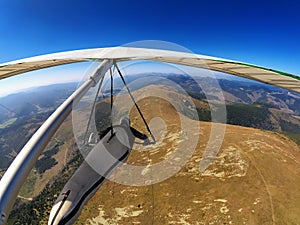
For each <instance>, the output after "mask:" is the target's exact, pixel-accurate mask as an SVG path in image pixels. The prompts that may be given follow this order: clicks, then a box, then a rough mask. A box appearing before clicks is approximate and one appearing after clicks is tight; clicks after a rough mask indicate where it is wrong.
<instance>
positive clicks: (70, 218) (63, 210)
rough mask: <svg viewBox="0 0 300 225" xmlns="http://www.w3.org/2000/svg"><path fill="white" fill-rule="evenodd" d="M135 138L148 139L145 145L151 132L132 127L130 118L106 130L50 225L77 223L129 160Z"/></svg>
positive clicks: (62, 195)
mask: <svg viewBox="0 0 300 225" xmlns="http://www.w3.org/2000/svg"><path fill="white" fill-rule="evenodd" d="M135 138H139V139H141V140H144V145H146V144H149V143H150V142H149V139H148V137H147V135H145V134H142V133H141V132H139V131H137V130H136V129H134V128H133V127H131V126H130V121H129V119H128V118H122V119H121V121H120V125H116V126H113V127H110V128H108V129H107V130H105V131H104V132H103V133H102V135H101V136H100V141H99V142H98V143H97V145H95V146H94V147H93V149H92V150H91V152H90V153H89V154H88V155H87V157H86V158H85V161H84V162H83V163H82V164H81V165H80V167H79V168H78V169H77V170H76V172H75V173H74V174H73V176H72V177H71V178H70V180H69V181H68V182H67V183H66V185H65V186H64V188H63V189H62V191H61V193H60V194H59V196H58V198H57V200H56V201H55V204H54V206H53V207H52V210H51V212H50V217H49V220H48V225H62V224H64V225H65V224H73V223H74V222H75V220H76V219H77V217H78V216H79V214H80V212H81V210H82V208H83V206H84V205H85V204H86V203H87V201H88V200H89V199H90V198H91V197H92V196H93V195H94V194H95V192H96V191H97V190H98V189H99V187H100V186H101V184H103V182H104V181H105V180H106V178H107V177H109V176H110V175H111V173H112V172H113V171H114V169H116V168H117V167H118V166H120V165H121V164H122V162H125V161H126V160H127V158H128V156H129V153H130V151H131V149H132V146H133V143H134V140H135Z"/></svg>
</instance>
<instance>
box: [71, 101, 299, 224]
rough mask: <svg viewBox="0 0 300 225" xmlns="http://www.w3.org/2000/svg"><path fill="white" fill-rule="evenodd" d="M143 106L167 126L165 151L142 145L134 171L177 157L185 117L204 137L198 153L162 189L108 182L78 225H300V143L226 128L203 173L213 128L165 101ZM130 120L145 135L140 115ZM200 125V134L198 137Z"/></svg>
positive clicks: (161, 142) (161, 145)
mask: <svg viewBox="0 0 300 225" xmlns="http://www.w3.org/2000/svg"><path fill="white" fill-rule="evenodd" d="M151 101H154V102H155V101H156V102H155V103H156V104H151ZM139 105H140V106H141V108H142V109H143V112H144V114H145V117H146V119H147V121H148V122H149V123H150V124H151V122H150V119H151V118H155V117H156V118H157V117H159V118H161V119H162V120H163V121H164V124H163V126H162V127H158V126H157V131H156V132H157V133H156V137H157V139H158V144H157V145H154V146H151V147H147V148H148V150H149V151H148V152H147V151H146V152H145V151H142V152H141V151H139V150H141V149H142V148H141V145H135V146H134V149H135V150H137V151H135V150H133V152H132V154H131V155H130V158H129V160H128V163H129V164H134V165H148V164H154V163H157V162H160V161H162V160H163V159H164V158H166V157H167V156H168V155H169V154H170V152H172V151H174V149H175V147H176V146H178V145H179V143H181V142H182V141H183V140H184V137H183V136H182V135H181V133H180V131H181V127H180V123H179V120H178V118H184V121H185V122H186V123H188V124H189V125H190V128H191V132H192V133H194V135H197V136H199V142H198V144H197V148H196V151H195V152H194V154H193V156H192V157H191V158H190V160H189V161H188V162H187V163H186V164H185V165H184V167H183V168H182V169H181V170H180V171H179V172H178V173H176V174H175V175H174V176H173V177H171V178H169V179H167V180H164V181H162V182H160V183H157V184H154V185H150V186H141V187H134V186H126V185H121V184H117V183H114V182H111V181H107V182H106V183H105V184H104V185H103V186H102V187H101V188H100V189H99V191H98V192H97V193H96V195H95V196H94V197H93V198H92V199H91V200H90V201H89V202H88V204H87V205H86V206H85V207H84V209H83V211H82V214H81V216H80V218H79V219H78V221H77V223H76V224H209V223H211V224H299V223H300V204H299V202H300V168H299V160H300V151H299V150H300V149H299V147H298V146H297V145H296V144H295V143H294V142H292V141H290V140H289V139H288V138H286V137H284V136H282V135H280V134H277V133H274V132H268V131H261V130H258V129H253V128H245V127H240V126H232V125H227V130H226V135H225V139H224V142H223V144H222V147H221V150H220V152H219V153H218V156H217V158H216V160H215V161H214V162H213V163H212V164H211V165H210V166H209V167H208V168H207V169H206V170H205V171H204V173H200V171H199V169H198V168H199V162H200V160H201V157H202V154H203V152H204V150H205V147H206V145H207V142H208V137H209V134H210V128H211V123H206V122H196V121H191V120H189V119H187V118H186V117H183V116H182V115H181V114H180V113H178V112H176V110H175V109H174V107H173V106H171V105H170V104H169V103H168V102H167V101H164V100H162V99H159V98H152V99H151V98H145V99H143V100H141V101H140V102H139ZM130 115H131V116H130V117H131V120H132V121H133V126H135V127H136V128H138V129H140V130H143V131H145V129H144V126H143V125H142V123H141V119H140V118H139V117H138V115H137V112H136V110H135V109H132V110H131V112H130ZM152 122H153V123H154V124H155V123H157V122H160V123H158V124H162V122H161V120H159V119H156V120H154V121H152ZM195 123H199V124H200V130H199V131H197V130H193V129H194V126H192V125H193V124H195ZM159 128H160V129H162V130H163V132H159ZM154 130H155V129H154ZM188 141H189V140H186V142H187V145H186V146H187V147H188ZM120 169H121V168H120ZM162 172H163V171H162ZM136 179H144V178H143V175H140V176H137V177H136Z"/></svg>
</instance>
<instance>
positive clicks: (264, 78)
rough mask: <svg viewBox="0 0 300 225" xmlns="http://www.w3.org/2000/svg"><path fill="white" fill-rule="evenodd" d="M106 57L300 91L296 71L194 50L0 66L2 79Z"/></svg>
mask: <svg viewBox="0 0 300 225" xmlns="http://www.w3.org/2000/svg"><path fill="white" fill-rule="evenodd" d="M104 59H113V60H115V61H116V62H122V61H127V60H154V61H160V62H167V63H174V64H181V65H186V66H193V67H198V68H204V69H209V70H213V71H219V72H224V73H227V74H233V75H236V76H240V77H244V78H248V79H251V80H256V81H260V82H263V83H267V84H271V85H274V86H277V87H281V88H285V89H288V90H291V91H294V92H298V93H300V77H298V76H296V75H293V74H289V73H284V72H281V71H277V70H272V69H268V68H264V67H260V66H255V65H250V64H246V63H242V62H236V61H232V60H225V59H219V58H215V57H209V56H203V55H197V54H192V53H184V52H175V51H167V50H158V49H147V48H128V47H113V48H98V49H87V50H76V51H70V52H61V53H54V54H49V55H42V56H36V57H32V58H27V59H23V60H18V61H13V62H9V63H4V64H1V65H0V79H3V78H7V77H10V76H14V75H18V74H21V73H25V72H29V71H33V70H38V69H42V68H48V67H52V66H58V65H64V64H70V63H75V62H84V61H91V60H94V61H101V60H104Z"/></svg>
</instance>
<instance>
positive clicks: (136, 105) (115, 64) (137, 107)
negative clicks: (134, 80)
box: [114, 62, 156, 143]
mask: <svg viewBox="0 0 300 225" xmlns="http://www.w3.org/2000/svg"><path fill="white" fill-rule="evenodd" d="M114 66H115V68H116V69H117V71H118V73H119V75H120V77H121V79H122V81H123V84H124V86H125V87H126V89H127V91H128V93H129V95H130V97H131V99H132V101H133V102H134V105H135V107H136V109H137V110H138V112H139V114H140V116H141V117H142V119H143V121H144V124H145V126H146V128H147V130H148V132H149V133H150V135H151V137H152V139H153V141H154V143H156V140H155V137H154V135H153V134H152V132H151V130H150V128H149V126H148V124H147V122H146V120H145V118H144V116H143V114H142V112H141V110H140V108H139V106H138V104H137V103H136V101H135V100H134V97H133V95H132V94H131V92H130V89H129V87H128V86H127V84H126V82H125V79H124V77H123V75H122V73H121V71H120V69H119V67H118V66H117V63H116V62H114Z"/></svg>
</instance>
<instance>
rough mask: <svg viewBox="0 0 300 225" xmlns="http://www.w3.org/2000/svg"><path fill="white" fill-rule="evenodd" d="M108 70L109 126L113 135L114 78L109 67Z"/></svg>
mask: <svg viewBox="0 0 300 225" xmlns="http://www.w3.org/2000/svg"><path fill="white" fill-rule="evenodd" d="M109 72H110V126H111V130H110V132H111V137H113V136H114V130H113V115H112V113H113V112H112V108H113V101H114V96H113V95H114V80H113V74H112V71H111V68H109Z"/></svg>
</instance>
